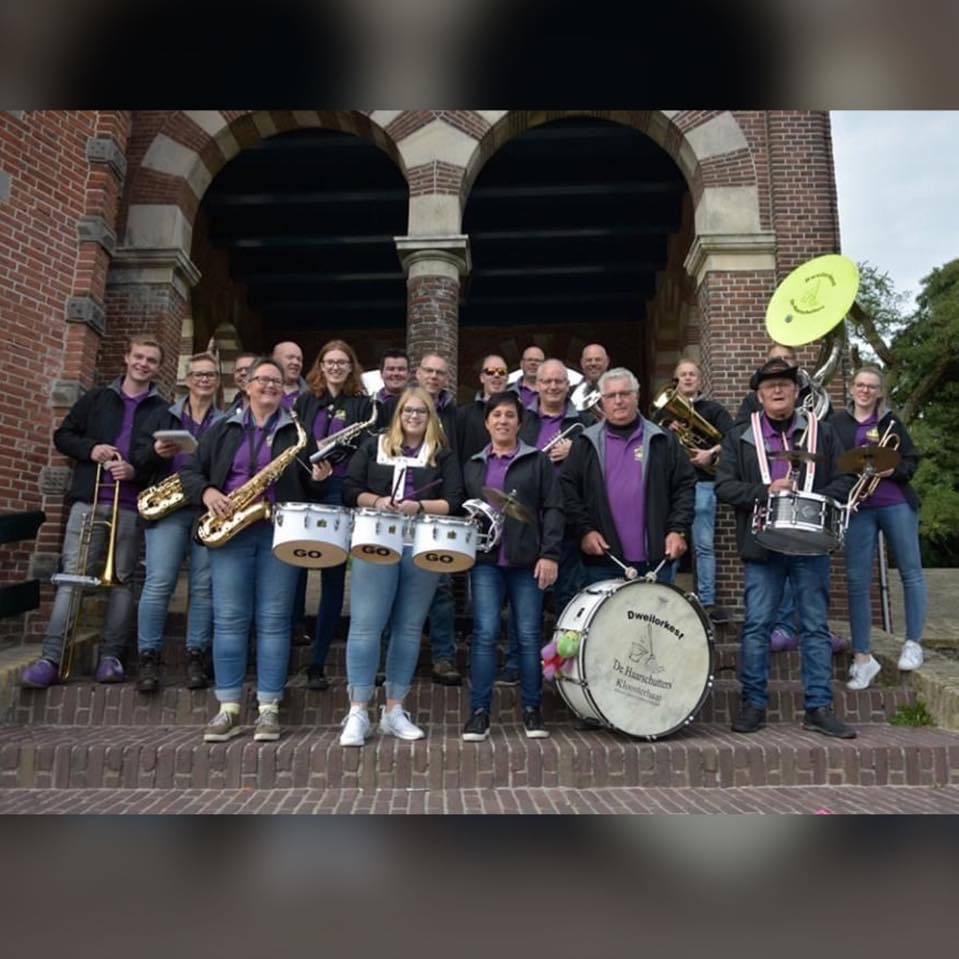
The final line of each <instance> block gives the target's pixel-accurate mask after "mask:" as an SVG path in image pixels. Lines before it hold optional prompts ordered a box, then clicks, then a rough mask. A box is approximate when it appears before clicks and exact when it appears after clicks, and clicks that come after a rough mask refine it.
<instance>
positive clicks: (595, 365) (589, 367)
mask: <svg viewBox="0 0 959 959" xmlns="http://www.w3.org/2000/svg"><path fill="white" fill-rule="evenodd" d="M579 365H580V369H581V370H582V372H583V379H582V380H581V381H580V382H579V383H578V384H577V385H576V389H574V390H573V393H572V396H571V397H570V399H572V401H573V405H574V406H575V407H576V409H578V410H580V411H584V410H586V409H587V408H588V407H589V406H591V405H592V404H590V403H588V402H587V398H588V395H589V394H590V393H594V392H595V391H596V390H597V388H598V386H599V378H600V377H601V376H602V375H603V374H604V373H605V372H606V371H607V370H608V369H609V354H608V353H607V352H606V347H604V346H603V345H602V344H600V343H588V344H587V345H586V346H584V347H583V352H582V354H581V355H580V358H579Z"/></svg>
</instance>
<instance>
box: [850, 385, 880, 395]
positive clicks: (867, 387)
mask: <svg viewBox="0 0 959 959" xmlns="http://www.w3.org/2000/svg"><path fill="white" fill-rule="evenodd" d="M852 388H853V389H854V390H869V392H870V393H872V392H873V391H874V390H878V389H879V386H878V385H877V386H874V385H873V384H872V383H853V385H852Z"/></svg>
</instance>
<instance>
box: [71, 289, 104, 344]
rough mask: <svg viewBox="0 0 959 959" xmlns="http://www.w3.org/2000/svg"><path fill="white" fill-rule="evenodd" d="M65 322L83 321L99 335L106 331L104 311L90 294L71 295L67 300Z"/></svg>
mask: <svg viewBox="0 0 959 959" xmlns="http://www.w3.org/2000/svg"><path fill="white" fill-rule="evenodd" d="M67 322H68V323H85V324H86V325H87V326H89V327H90V329H91V330H94V331H95V332H97V333H100V334H101V335H102V334H103V333H105V332H106V313H105V312H104V309H103V307H102V306H100V304H99V303H97V301H96V300H95V299H93V297H92V296H71V297H70V298H69V299H68V300H67Z"/></svg>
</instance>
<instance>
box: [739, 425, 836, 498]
mask: <svg viewBox="0 0 959 959" xmlns="http://www.w3.org/2000/svg"><path fill="white" fill-rule="evenodd" d="M750 420H751V421H752V427H753V438H754V439H755V440H756V459H757V461H758V462H759V475H760V476H761V477H762V481H763V483H765V484H766V486H768V485H769V484H770V483H771V482H772V474H771V473H770V472H769V457H768V456H766V443H765V441H764V440H763V427H762V414H761V413H753V414H752V416H751V417H750ZM818 440H819V421H818V420H817V419H816V417H815V416H812V415H811V414H809V429H808V430H807V431H806V449H807V450H808V451H809V452H810V453H815V452H816V444H817V442H818ZM815 479H816V464H815V462H809V463H807V464H806V476H805V479H804V480H803V492H805V493H811V492H812V486H813V482H814V481H815Z"/></svg>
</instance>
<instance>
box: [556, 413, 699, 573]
mask: <svg viewBox="0 0 959 959" xmlns="http://www.w3.org/2000/svg"><path fill="white" fill-rule="evenodd" d="M605 429H606V424H605V423H596V424H595V425H593V426H591V427H590V428H589V429H587V430H586V431H585V432H584V433H580V434H579V435H578V436H576V437H575V438H574V440H573V448H572V449H571V450H570V452H569V456H567V457H566V462H565V463H564V464H563V469H562V470H561V471H560V474H559V479H560V484H561V486H562V489H563V503H564V506H565V509H566V522H567V524H568V526H569V528H570V530H571V532H572V533H573V535H575V536H576V538H577V540H580V539H582V538H583V537H584V536H585V535H586V534H587V533H589V532H592V531H593V530H595V531H596V532H598V533H601V534H602V535H603V538H604V539H605V540H606V542H607V543H609V545H610V548H611V550H612V552H613V553H614V554H615V555H616V556H619V557H620V558H623V557H622V544H621V543H620V541H619V534H618V533H617V532H616V524H615V523H614V521H613V514H612V511H611V510H610V506H609V499H608V497H607V496H606V478H605V464H604V458H605V441H604V430H605ZM643 435H644V443H645V446H646V451H645V452H644V454H643V462H644V463H645V466H646V470H645V479H646V557H647V561H648V562H649V563H650V564H651V565H653V566H655V565H657V564H658V563H659V562H660V560H662V559H663V557H664V556H665V546H666V534H667V533H681V534H682V535H683V536H685V537H686V539H687V540H688V539H689V537H690V533H691V527H692V522H693V505H694V502H695V491H696V473H695V471H694V470H693V467H692V465H691V464H690V462H689V455H688V454H687V453H686V450H685V449H683V447H682V446H681V445H680V443H679V440H677V439H676V437H675V436H674V435H673V434H672V432H670V431H669V430H664V429H662V428H661V427H659V426H657V425H656V424H655V423H653V422H652V421H651V420H647V419H645V418H644V419H643ZM602 561H603V557H601V556H587V555H586V554H583V562H584V563H586V564H588V565H594V564H596V563H600V562H602Z"/></svg>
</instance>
